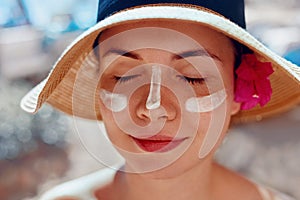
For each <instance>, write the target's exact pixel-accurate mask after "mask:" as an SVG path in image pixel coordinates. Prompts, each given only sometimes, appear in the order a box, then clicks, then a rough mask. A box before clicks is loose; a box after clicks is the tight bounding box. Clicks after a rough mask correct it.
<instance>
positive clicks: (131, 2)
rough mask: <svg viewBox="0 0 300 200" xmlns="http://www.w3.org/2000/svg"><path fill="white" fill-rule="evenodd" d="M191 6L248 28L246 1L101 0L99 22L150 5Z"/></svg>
mask: <svg viewBox="0 0 300 200" xmlns="http://www.w3.org/2000/svg"><path fill="white" fill-rule="evenodd" d="M166 3H167V4H168V3H169V4H190V5H195V6H201V7H204V8H208V9H210V10H212V11H214V12H217V13H219V14H221V15H223V16H224V17H226V18H227V19H229V20H231V21H232V22H234V23H236V24H238V25H239V26H240V27H242V28H246V23H245V11H244V10H245V5H244V0H100V1H99V6H98V17H97V22H99V21H101V20H103V19H105V18H106V17H108V16H110V15H112V14H114V13H116V12H119V11H121V10H124V9H128V8H132V7H137V6H143V5H149V4H166Z"/></svg>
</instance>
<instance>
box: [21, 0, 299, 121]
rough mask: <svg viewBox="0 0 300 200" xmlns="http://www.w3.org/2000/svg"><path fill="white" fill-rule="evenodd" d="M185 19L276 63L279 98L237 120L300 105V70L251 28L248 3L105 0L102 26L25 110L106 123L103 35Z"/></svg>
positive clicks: (63, 61)
mask: <svg viewBox="0 0 300 200" xmlns="http://www.w3.org/2000/svg"><path fill="white" fill-rule="evenodd" d="M151 19H160V20H161V19H166V20H184V21H190V22H195V23H199V24H201V25H205V26H208V27H210V28H212V29H214V30H217V31H219V32H222V33H223V34H225V35H226V36H228V37H230V38H232V39H234V40H236V41H238V42H240V43H241V44H243V45H245V46H247V47H248V48H249V49H251V50H252V51H253V52H254V54H255V55H256V57H257V58H258V59H259V60H261V61H268V62H272V64H273V69H274V71H275V72H274V73H273V74H272V75H271V77H270V80H271V85H272V89H273V94H272V97H271V101H270V102H269V103H268V104H267V105H265V106H264V107H259V106H257V107H255V108H253V109H251V110H243V111H240V112H239V113H238V114H237V115H235V116H234V117H233V121H234V122H247V121H250V120H260V119H262V118H264V117H269V116H272V115H275V114H279V113H281V112H283V111H286V110H288V109H290V108H291V107H293V106H294V105H296V104H297V103H299V102H300V68H299V67H298V66H296V65H293V64H292V63H290V62H288V61H287V60H285V59H283V58H282V57H280V56H278V55H276V54H275V53H273V52H272V51H271V50H269V49H268V48H267V47H265V46H264V45H263V44H262V43H260V42H259V41H257V40H256V39H255V38H254V37H253V36H251V35H250V34H249V33H248V32H247V31H246V30H245V18H244V1H243V0H223V1H217V0H211V1H206V0H182V1H178V0H173V1H170V0H160V1H159V0H135V1H130V0H102V1H100V3H99V8H98V23H97V24H96V25H94V26H93V27H91V28H90V29H89V30H87V31H85V32H84V33H82V34H81V35H80V36H79V37H78V38H77V39H76V40H75V41H74V42H73V43H72V44H71V45H70V46H69V47H68V48H67V49H66V50H65V51H64V53H63V54H62V56H61V57H60V58H59V60H58V61H57V62H56V64H55V65H54V67H53V70H52V71H51V73H50V74H49V76H48V77H47V78H46V79H45V80H44V81H42V82H41V83H40V84H39V85H37V86H36V87H35V88H33V89H32V90H31V91H30V92H29V93H28V94H27V95H26V96H25V97H24V98H23V99H22V101H21V107H22V108H23V109H24V110H25V111H28V112H30V113H35V112H37V110H38V109H39V108H40V107H41V106H42V104H43V103H45V102H47V103H49V104H50V105H52V106H53V107H55V108H57V109H59V110H61V111H63V112H65V113H67V114H70V115H75V116H78V117H81V118H87V119H95V120H96V119H97V120H101V113H99V109H98V104H97V103H96V102H97V101H96V100H95V99H97V98H98V96H97V94H96V92H95V91H96V90H97V82H98V77H97V76H96V75H95V74H97V73H96V69H95V67H93V66H95V65H97V60H96V59H95V58H93V55H94V54H92V53H91V52H93V43H94V41H95V39H96V38H97V36H98V35H99V33H100V32H101V31H103V30H105V29H107V28H109V27H112V26H115V25H117V24H123V23H128V22H130V21H139V20H151Z"/></svg>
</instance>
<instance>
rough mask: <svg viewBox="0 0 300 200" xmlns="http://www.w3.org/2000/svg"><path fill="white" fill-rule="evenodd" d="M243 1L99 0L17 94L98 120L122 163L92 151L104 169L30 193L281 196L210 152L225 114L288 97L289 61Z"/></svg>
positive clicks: (260, 110) (281, 105)
mask: <svg viewBox="0 0 300 200" xmlns="http://www.w3.org/2000/svg"><path fill="white" fill-rule="evenodd" d="M229 5H230V6H229ZM243 13H244V2H243V1H241V0H236V1H234V2H233V1H230V2H229V1H228V2H227V1H222V2H218V1H209V2H208V1H191V0H190V1H188V0H187V1H180V2H177V1H155V0H152V1H135V2H133V1H124V0H122V1H121V0H120V1H102V2H101V3H100V4H99V12H98V21H99V23H98V24H97V25H95V26H94V27H92V28H91V29H90V30H88V31H87V32H85V33H83V35H82V36H80V37H79V38H78V39H77V40H76V41H75V42H74V43H73V44H72V45H71V47H69V48H68V49H67V50H66V52H65V53H64V55H63V56H62V57H61V58H60V60H59V61H58V62H57V63H56V65H55V67H54V69H53V71H52V72H51V74H50V75H49V76H48V78H47V79H46V80H45V81H43V82H42V83H41V84H40V85H39V86H37V87H36V88H35V89H33V90H32V92H30V93H29V94H28V95H27V96H26V97H24V99H23V100H22V104H21V105H22V107H23V108H24V109H25V110H27V111H29V112H36V111H37V110H38V108H39V107H40V106H41V105H42V103H44V102H48V103H50V104H51V105H52V106H54V107H56V108H57V109H59V110H61V111H64V112H66V113H68V114H72V115H74V116H79V117H82V118H87V119H93V120H103V122H104V124H105V128H106V131H107V135H108V137H109V140H110V141H111V142H112V144H113V145H114V147H115V148H116V149H117V151H118V152H119V154H121V155H122V157H123V158H124V163H122V164H121V165H118V166H117V167H115V166H112V163H111V162H110V161H109V156H110V155H107V157H106V158H105V157H102V161H103V162H104V163H105V164H107V166H108V167H111V169H104V170H102V171H99V172H96V173H95V174H91V175H89V176H87V177H83V178H80V179H78V180H74V181H71V182H69V183H65V184H63V185H61V186H58V187H56V188H54V189H53V190H52V191H49V192H48V193H46V194H45V195H44V196H43V197H42V199H67V198H70V199H78V198H79V199H105V200H107V199H109V200H110V199H125V200H127V199H130V200H135V199H146V200H147V199H157V200H160V199H174V200H176V199H191V200H192V199H206V200H209V199H218V200H222V199H224V200H225V199H230V200H233V199H258V200H261V199H276V198H277V199H285V198H287V197H284V196H283V195H281V194H278V193H276V192H274V191H271V190H269V189H266V188H264V187H262V186H259V185H258V184H255V183H253V182H251V181H249V180H247V179H245V178H243V177H241V176H239V175H237V174H236V173H234V172H232V171H230V170H228V169H226V168H224V167H222V166H220V165H218V164H217V163H215V162H214V161H213V155H214V152H215V151H216V150H217V148H218V146H219V145H220V144H221V142H222V140H223V138H224V136H225V135H226V132H227V130H228V127H229V125H230V123H231V122H246V121H250V120H254V119H261V118H264V117H267V116H271V115H273V114H276V113H280V112H282V111H285V110H287V109H289V108H291V107H292V106H293V105H295V104H296V103H298V102H299V100H300V90H299V81H300V77H299V68H297V67H296V66H294V65H292V64H291V63H289V62H287V61H286V60H284V59H283V58H281V57H279V56H277V55H275V54H274V53H273V52H271V51H270V50H269V49H267V48H266V47H264V46H263V45H262V44H260V43H259V42H258V41H256V40H255V39H254V38H253V37H252V36H251V35H249V34H248V33H247V32H246V31H245V30H244V28H245V20H244V14H243ZM281 85H285V87H288V88H289V89H288V90H287V89H285V90H283V89H282V87H281ZM258 104H259V105H258ZM106 154H107V151H106Z"/></svg>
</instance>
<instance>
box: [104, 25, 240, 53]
mask: <svg viewBox="0 0 300 200" xmlns="http://www.w3.org/2000/svg"><path fill="white" fill-rule="evenodd" d="M108 39H109V42H107V40H108ZM100 44H101V45H100V47H101V48H102V49H104V52H105V51H106V50H108V49H110V48H116V49H124V50H126V48H127V49H128V50H130V51H134V50H137V49H146V48H153V49H155V48H157V49H160V50H166V51H171V52H173V53H176V52H185V51H192V50H200V49H202V50H203V49H204V50H205V49H206V50H207V51H208V52H210V53H211V54H214V55H216V56H217V57H222V56H225V57H228V53H229V54H233V52H234V47H233V45H232V42H231V40H230V39H229V38H228V37H226V36H225V35H223V34H222V33H219V32H217V31H215V30H213V29H211V28H209V27H207V26H204V25H200V24H196V23H192V22H187V21H182V20H172V21H170V20H151V21H149V20H148V21H139V22H129V23H126V24H121V25H117V26H114V27H111V28H109V29H107V30H105V31H103V32H102V33H101V37H100ZM102 53H103V51H102Z"/></svg>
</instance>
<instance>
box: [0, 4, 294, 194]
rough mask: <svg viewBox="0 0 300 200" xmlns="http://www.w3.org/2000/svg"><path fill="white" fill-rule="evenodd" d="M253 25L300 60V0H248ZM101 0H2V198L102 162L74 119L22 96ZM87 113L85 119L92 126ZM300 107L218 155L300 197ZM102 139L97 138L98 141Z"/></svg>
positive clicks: (253, 128) (242, 129)
mask: <svg viewBox="0 0 300 200" xmlns="http://www.w3.org/2000/svg"><path fill="white" fill-rule="evenodd" d="M246 4H247V5H246V7H247V9H246V17H247V23H248V30H249V31H250V32H251V33H252V34H253V35H255V36H256V37H257V38H258V39H259V40H260V41H262V42H263V43H264V44H266V45H267V46H268V47H270V48H271V49H272V50H274V51H275V52H277V53H278V54H280V55H282V56H284V57H285V58H287V59H288V60H290V61H292V62H294V63H295V64H297V65H298V66H299V65H300V14H299V13H300V0H285V1H282V0H263V1H261V0H246ZM96 10H97V0H44V1H39V0H0V111H1V112H0V199H1V200H20V199H27V200H29V199H31V200H34V199H37V197H38V196H39V195H40V194H41V193H42V192H43V191H45V190H47V189H49V188H51V187H53V186H54V185H56V184H58V183H61V182H63V181H66V180H70V179H73V178H76V177H79V176H82V175H85V174H88V173H89V172H92V171H95V170H97V169H99V168H101V167H102V165H101V164H100V163H99V162H97V161H96V160H95V159H94V158H93V157H92V156H91V155H90V154H89V153H88V152H87V151H86V150H85V149H84V147H83V146H82V144H81V143H80V140H79V138H78V135H77V134H76V130H75V128H74V121H73V120H72V119H71V118H70V117H69V116H66V115H64V114H61V113H59V112H57V111H55V110H53V109H52V108H51V107H49V106H47V105H46V106H44V107H43V108H42V110H41V111H40V112H39V113H37V114H36V115H30V114H27V113H25V112H24V111H22V110H21V109H20V107H19V101H20V99H21V97H22V96H23V95H24V94H25V93H26V92H27V91H28V90H30V89H31V88H32V87H33V86H34V85H36V84H37V83H38V82H39V81H41V80H42V79H43V78H45V76H46V75H47V74H48V71H49V70H50V69H51V66H52V65H53V63H54V62H55V60H56V59H57V58H58V56H59V55H60V54H61V52H62V51H63V50H64V48H65V47H66V46H67V45H68V44H70V42H71V41H72V40H73V39H74V38H75V37H76V36H78V35H79V34H80V33H81V32H82V31H84V30H86V29H87V28H88V27H90V26H92V25H93V24H94V23H95V21H96ZM89 123H90V122H88V121H82V124H83V125H82V126H85V127H86V132H87V133H89V132H92V130H91V129H89ZM299 123H300V107H299V106H297V107H296V108H295V109H294V110H292V111H290V112H287V113H284V114H282V115H281V116H276V117H273V118H271V119H267V120H262V121H259V122H254V123H251V124H247V125H239V126H236V127H233V128H232V129H231V130H230V134H229V135H228V137H227V139H226V141H225V142H224V144H223V146H222V147H221V149H220V150H219V151H218V153H217V155H216V159H217V160H218V161H219V162H221V163H223V164H224V165H226V166H227V167H229V168H232V169H234V170H235V171H237V172H239V173H242V174H244V175H245V176H247V177H249V178H250V179H252V180H254V181H257V182H259V183H262V184H263V185H267V186H270V187H273V188H275V189H278V190H280V191H282V192H285V193H287V194H289V195H291V196H294V197H296V198H297V199H300V190H299V185H300V156H299V155H300V131H299V130H300V126H299ZM96 142H97V141H96Z"/></svg>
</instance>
